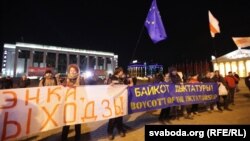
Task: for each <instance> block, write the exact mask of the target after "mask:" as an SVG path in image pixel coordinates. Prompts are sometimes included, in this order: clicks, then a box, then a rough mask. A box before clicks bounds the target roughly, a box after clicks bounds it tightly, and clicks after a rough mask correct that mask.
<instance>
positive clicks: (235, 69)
mask: <svg viewBox="0 0 250 141" xmlns="http://www.w3.org/2000/svg"><path fill="white" fill-rule="evenodd" d="M231 66H232V72H237V73H238V67H237V64H236V62H235V61H234V62H231Z"/></svg>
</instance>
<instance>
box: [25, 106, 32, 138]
mask: <svg viewBox="0 0 250 141" xmlns="http://www.w3.org/2000/svg"><path fill="white" fill-rule="evenodd" d="M31 113H32V109H31V108H29V112H28V118H27V124H26V126H27V128H26V135H28V134H29V133H30V122H31Z"/></svg>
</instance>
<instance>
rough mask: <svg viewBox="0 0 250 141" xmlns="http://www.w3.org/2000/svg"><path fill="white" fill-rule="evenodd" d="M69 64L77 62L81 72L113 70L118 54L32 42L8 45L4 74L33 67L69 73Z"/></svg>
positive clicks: (11, 74)
mask: <svg viewBox="0 0 250 141" xmlns="http://www.w3.org/2000/svg"><path fill="white" fill-rule="evenodd" d="M69 64H77V65H78V66H79V68H80V70H81V73H83V72H85V71H88V70H105V71H107V73H113V70H114V68H115V67H117V65H118V55H115V54H114V53H111V52H102V51H93V50H85V49H75V48H66V47H58V46H49V45H38V44H30V43H16V44H4V50H3V63H2V75H9V76H14V77H19V76H21V75H22V74H24V73H26V74H28V73H29V71H30V70H33V71H34V70H35V71H37V70H40V69H46V68H52V69H53V70H54V71H55V72H58V73H66V69H67V66H68V65H69Z"/></svg>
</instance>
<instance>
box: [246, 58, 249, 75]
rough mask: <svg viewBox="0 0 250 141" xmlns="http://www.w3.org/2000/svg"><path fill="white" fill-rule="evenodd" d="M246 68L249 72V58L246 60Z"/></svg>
mask: <svg viewBox="0 0 250 141" xmlns="http://www.w3.org/2000/svg"><path fill="white" fill-rule="evenodd" d="M246 67H247V68H246V70H247V73H249V72H250V60H248V61H246Z"/></svg>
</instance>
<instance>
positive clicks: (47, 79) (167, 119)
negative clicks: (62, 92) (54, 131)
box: [0, 64, 250, 140]
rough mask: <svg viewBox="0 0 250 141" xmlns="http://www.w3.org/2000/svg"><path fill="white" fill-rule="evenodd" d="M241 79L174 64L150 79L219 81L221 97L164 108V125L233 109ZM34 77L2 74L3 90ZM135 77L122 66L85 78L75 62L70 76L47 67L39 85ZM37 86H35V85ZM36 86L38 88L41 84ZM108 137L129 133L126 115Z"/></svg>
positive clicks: (113, 123) (111, 124)
mask: <svg viewBox="0 0 250 141" xmlns="http://www.w3.org/2000/svg"><path fill="white" fill-rule="evenodd" d="M239 81H240V78H239V76H238V75H237V74H236V73H233V72H228V75H227V76H225V77H223V76H222V75H220V74H219V71H218V70H216V71H214V72H210V71H207V72H206V73H205V74H191V75H189V76H186V75H185V74H184V75H183V77H181V76H180V75H179V74H178V70H177V69H176V68H174V67H170V68H169V69H168V72H166V73H165V74H161V73H159V72H158V73H156V74H155V76H154V77H153V78H152V79H151V80H150V81H147V84H148V83H150V84H157V83H163V82H167V83H173V84H189V83H192V84H193V83H212V82H215V83H217V84H218V88H219V96H218V101H217V102H212V103H204V104H192V105H182V106H173V107H167V108H163V109H161V112H160V115H159V117H158V119H159V122H160V123H161V124H164V125H168V124H171V121H172V120H177V119H179V118H180V117H181V116H183V117H184V118H185V119H190V120H195V116H196V115H199V113H200V112H208V113H211V114H212V113H213V112H223V111H224V110H226V111H232V110H233V108H232V107H233V105H235V104H237V103H235V101H234V95H235V93H237V92H239V91H240V89H239V88H238V86H237V85H238V83H239ZM242 81H245V85H246V86H247V87H248V89H249V91H250V72H249V73H248V76H247V77H246V78H244V80H242ZM31 83H32V82H31V80H30V79H29V78H28V77H27V76H26V75H25V74H24V75H23V76H22V77H21V78H20V79H19V80H18V81H16V82H13V80H12V78H11V77H9V76H7V77H2V78H1V79H0V86H1V87H0V88H1V89H12V88H27V87H31ZM137 83H138V82H137V80H136V78H135V77H131V76H129V75H128V74H125V72H124V70H123V69H122V68H121V67H118V68H116V69H115V71H114V74H113V75H111V74H109V75H108V76H106V78H104V79H103V81H99V78H98V76H96V75H93V76H92V77H91V78H88V80H87V79H85V78H83V77H82V76H81V75H80V71H79V67H78V66H77V65H75V64H71V65H69V66H68V69H67V76H66V77H61V76H60V74H53V72H52V71H51V70H46V71H45V73H44V76H43V77H42V79H40V80H39V83H38V84H37V86H38V87H44V86H56V85H62V86H65V87H77V86H80V85H100V84H103V85H117V84H123V85H128V87H131V86H133V85H138V84H137ZM32 86H34V85H32ZM37 86H36V87H37ZM107 124H108V128H107V137H108V139H109V140H113V139H114V136H115V135H114V133H115V132H114V129H115V128H116V129H117V131H118V134H119V135H120V136H121V137H124V136H125V135H126V130H127V127H126V123H123V117H122V116H121V117H116V118H111V119H109V121H108V123H107ZM74 127H75V128H74V130H75V140H81V139H80V138H81V132H82V131H81V124H75V125H74ZM69 128H70V126H63V128H62V133H61V140H67V138H68V133H69Z"/></svg>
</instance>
